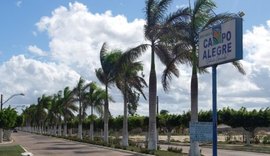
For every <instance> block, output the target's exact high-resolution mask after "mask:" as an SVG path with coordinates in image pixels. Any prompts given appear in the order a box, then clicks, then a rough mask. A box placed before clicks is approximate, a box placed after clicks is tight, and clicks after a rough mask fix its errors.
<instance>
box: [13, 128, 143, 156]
mask: <svg viewBox="0 0 270 156" xmlns="http://www.w3.org/2000/svg"><path fill="white" fill-rule="evenodd" d="M12 137H13V139H14V142H13V143H12V144H20V145H22V146H23V147H24V148H25V149H26V150H27V151H29V152H31V153H33V154H34V156H74V155H76V156H77V155H78V156H89V155H91V156H141V155H143V154H140V153H133V152H124V151H123V152H122V151H116V150H112V149H109V148H102V147H98V146H95V145H91V144H85V143H79V142H75V141H68V140H64V139H58V138H53V137H48V136H42V135H36V134H30V133H26V132H18V133H13V134H12Z"/></svg>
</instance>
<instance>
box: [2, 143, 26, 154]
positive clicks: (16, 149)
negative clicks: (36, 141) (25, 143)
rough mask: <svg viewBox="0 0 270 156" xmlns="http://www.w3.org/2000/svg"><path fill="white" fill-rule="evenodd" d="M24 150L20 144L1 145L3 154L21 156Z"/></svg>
mask: <svg viewBox="0 0 270 156" xmlns="http://www.w3.org/2000/svg"><path fill="white" fill-rule="evenodd" d="M23 152H24V150H23V149H22V148H21V146H19V145H13V146H0V155H1V156H21V153H23Z"/></svg>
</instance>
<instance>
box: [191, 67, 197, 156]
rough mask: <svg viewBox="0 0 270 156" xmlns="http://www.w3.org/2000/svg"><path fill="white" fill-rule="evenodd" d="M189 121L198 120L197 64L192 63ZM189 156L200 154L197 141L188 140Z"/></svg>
mask: <svg viewBox="0 0 270 156" xmlns="http://www.w3.org/2000/svg"><path fill="white" fill-rule="evenodd" d="M191 122H198V77H197V66H196V65H193V67H192V75H191ZM189 153H190V156H198V155H200V148H199V142H198V141H194V142H190V151H189Z"/></svg>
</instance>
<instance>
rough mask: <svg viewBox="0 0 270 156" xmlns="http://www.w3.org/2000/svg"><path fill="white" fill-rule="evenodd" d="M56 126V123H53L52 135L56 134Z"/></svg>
mask: <svg viewBox="0 0 270 156" xmlns="http://www.w3.org/2000/svg"><path fill="white" fill-rule="evenodd" d="M56 128H57V126H56V124H54V126H53V135H54V136H56V135H57V133H56Z"/></svg>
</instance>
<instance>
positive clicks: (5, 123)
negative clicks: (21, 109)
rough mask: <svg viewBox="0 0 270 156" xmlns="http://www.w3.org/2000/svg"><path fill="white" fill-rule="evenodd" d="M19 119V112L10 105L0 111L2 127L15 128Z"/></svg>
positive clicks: (0, 126) (0, 125)
mask: <svg viewBox="0 0 270 156" xmlns="http://www.w3.org/2000/svg"><path fill="white" fill-rule="evenodd" d="M16 119H17V112H16V111H15V109H14V108H11V107H10V106H9V107H8V108H4V109H3V110H2V111H0V128H3V129H11V128H14V126H15V124H16Z"/></svg>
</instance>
